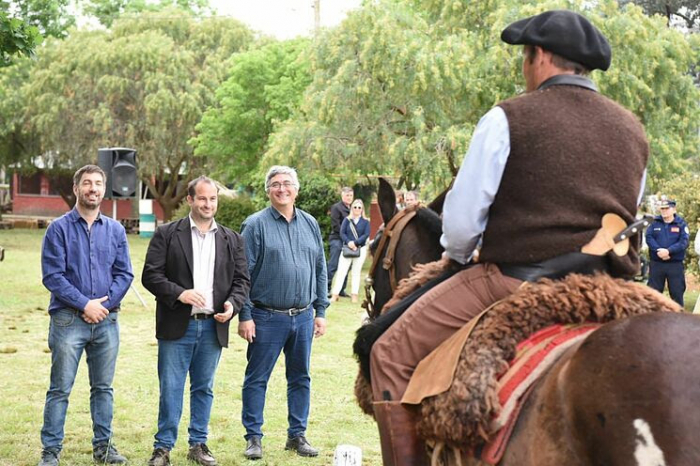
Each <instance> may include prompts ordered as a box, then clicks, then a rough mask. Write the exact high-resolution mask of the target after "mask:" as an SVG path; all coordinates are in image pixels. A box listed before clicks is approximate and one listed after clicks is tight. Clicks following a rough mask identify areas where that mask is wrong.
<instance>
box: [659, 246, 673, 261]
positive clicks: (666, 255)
mask: <svg viewBox="0 0 700 466" xmlns="http://www.w3.org/2000/svg"><path fill="white" fill-rule="evenodd" d="M656 255H657V256H659V259H661V260H664V261H667V260H669V259H670V258H671V253H669V252H668V249H665V248H659V249H657V250H656Z"/></svg>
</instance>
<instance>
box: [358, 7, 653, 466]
mask: <svg viewBox="0 0 700 466" xmlns="http://www.w3.org/2000/svg"><path fill="white" fill-rule="evenodd" d="M501 39H502V40H503V41H504V42H506V43H508V44H513V45H517V44H521V45H523V46H524V47H523V64H522V74H523V76H524V78H525V83H526V93H525V94H524V95H521V96H518V97H515V98H512V99H509V100H506V101H504V102H501V103H500V104H498V105H497V106H496V107H494V108H493V109H491V110H490V111H489V112H488V113H486V115H484V117H483V118H482V119H481V121H480V122H479V124H478V126H477V127H476V129H475V131H474V134H473V137H472V141H471V144H470V147H469V150H468V152H467V154H466V156H465V159H464V161H463V163H462V166H461V168H460V170H459V173H458V174H457V178H456V180H455V183H454V186H453V188H452V190H451V191H450V192H449V194H448V195H447V199H446V201H445V204H444V211H443V234H442V238H441V242H442V245H443V246H444V247H445V256H446V258H445V260H451V261H456V262H458V263H460V264H468V265H466V266H465V267H464V269H463V270H461V271H459V272H458V273H456V274H455V275H453V276H452V277H451V278H449V279H447V280H446V281H444V282H442V283H440V284H439V285H437V286H435V287H434V288H433V289H431V290H430V291H428V292H427V293H426V294H425V295H424V296H422V297H421V298H419V299H418V300H417V301H416V302H415V303H414V304H413V305H412V306H411V307H410V308H409V309H408V310H407V311H406V312H405V313H404V314H403V315H402V316H401V318H399V319H398V320H397V321H396V323H395V324H393V325H392V327H390V328H389V330H387V331H386V333H384V334H383V335H382V336H381V337H380V338H379V339H378V340H377V341H376V343H375V344H374V346H373V347H372V352H371V359H370V368H371V376H372V377H371V379H372V395H373V398H374V403H373V409H374V414H375V418H376V420H377V423H378V426H379V433H380V438H381V443H382V456H383V459H384V464H385V465H419V464H424V463H425V462H426V461H427V460H426V456H425V452H424V447H423V445H422V442H421V441H420V439H419V438H418V437H417V435H416V434H415V428H414V421H415V416H416V412H415V410H414V409H413V407H411V406H408V405H403V404H402V403H401V399H402V396H403V394H404V392H405V390H406V387H407V385H408V382H409V380H410V378H411V376H412V374H413V372H414V370H415V368H416V366H417V365H418V363H419V362H420V361H421V360H422V359H423V358H424V357H426V356H427V355H428V354H429V353H430V352H431V351H432V350H433V349H435V348H436V347H437V346H438V345H439V344H440V343H441V342H443V341H444V340H446V339H447V338H448V337H450V335H452V334H453V333H454V332H456V331H457V330H458V329H460V328H461V327H462V326H464V325H465V324H466V323H468V322H469V321H470V319H472V318H473V317H474V316H476V315H477V314H479V313H480V312H481V311H483V310H484V309H486V308H487V307H489V306H490V305H492V304H493V303H495V302H496V301H498V300H501V299H503V298H505V297H506V296H508V295H510V294H511V293H513V292H514V291H515V290H516V289H517V288H518V287H519V286H520V285H521V283H522V282H523V281H535V280H537V279H539V278H542V277H548V278H561V277H563V276H565V275H566V274H568V273H572V272H577V273H587V274H590V273H593V272H596V271H599V272H606V273H609V274H610V275H612V276H615V277H625V278H626V277H632V276H633V275H634V274H635V273H636V271H637V266H638V256H637V247H636V245H635V244H633V245H632V246H631V247H630V249H629V252H628V253H627V254H626V255H624V256H622V257H618V256H616V255H614V254H608V255H606V256H600V257H598V256H589V255H585V254H581V253H580V251H581V248H582V246H584V245H585V244H586V243H588V242H589V241H590V240H591V239H592V238H593V237H594V236H595V235H596V232H597V231H598V230H599V228H600V222H601V218H602V217H603V215H605V214H606V213H613V214H616V215H618V216H620V217H621V218H622V219H624V220H625V221H626V222H627V223H630V222H632V221H633V220H634V217H635V214H636V212H637V206H638V204H639V202H640V198H641V194H642V191H643V184H644V177H645V175H646V172H645V167H646V163H647V158H648V155H649V146H648V142H647V140H646V137H645V134H644V130H643V128H642V125H641V124H640V122H639V121H638V120H637V118H636V117H635V116H634V115H633V114H632V113H631V112H629V111H628V110H626V109H624V108H622V107H621V106H620V105H618V104H617V103H615V102H613V101H612V100H610V99H608V98H606V97H604V96H602V95H600V94H599V93H598V90H597V88H596V86H595V84H594V83H593V82H592V81H591V80H590V79H588V78H587V77H586V75H587V74H588V73H589V71H591V70H595V69H600V70H603V71H605V70H607V69H608V67H609V66H610V60H611V50H610V45H609V43H608V41H607V39H606V38H605V36H603V34H602V33H601V32H600V31H599V30H598V29H597V28H596V27H595V26H593V25H592V24H591V23H590V22H589V21H588V20H587V19H586V18H584V17H583V16H581V15H579V14H577V13H574V12H571V11H564V10H557V11H547V12H545V13H542V14H539V15H537V16H533V17H530V18H527V19H523V20H520V21H517V22H515V23H513V24H511V25H509V26H508V27H507V28H506V29H504V30H503V32H502V33H501ZM480 241H481V248H480V251H479V263H476V264H473V263H470V262H473V259H474V256H475V254H476V247H477V244H478V243H479V242H480Z"/></svg>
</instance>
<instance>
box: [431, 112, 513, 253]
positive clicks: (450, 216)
mask: <svg viewBox="0 0 700 466" xmlns="http://www.w3.org/2000/svg"><path fill="white" fill-rule="evenodd" d="M509 155H510V132H509V128H508V119H507V117H506V114H505V112H504V111H503V109H501V108H500V107H494V108H492V109H491V110H489V112H488V113H486V115H484V116H483V117H482V118H481V120H480V121H479V124H478V125H477V126H476V129H475V130H474V134H473V135H472V140H471V143H470V144H469V149H468V150H467V154H466V155H465V156H464V161H463V162H462V166H461V167H460V169H459V172H458V173H457V177H456V178H455V182H454V185H453V186H452V189H451V190H450V192H449V193H447V197H446V198H445V204H444V206H443V224H442V237H441V238H440V243H441V244H442V246H443V247H444V248H445V253H446V254H447V256H448V257H450V258H451V259H453V260H455V261H457V262H459V263H461V264H466V263H467V262H468V261H469V260H470V259H471V257H472V255H473V253H474V250H475V248H476V246H477V244H478V242H479V239H480V237H481V235H482V233H483V232H484V230H485V229H486V224H487V222H488V215H489V208H490V207H491V204H492V203H493V200H494V198H495V197H496V193H497V192H498V187H499V186H500V184H501V178H502V177H503V171H504V170H505V167H506V163H507V162H508V156H509Z"/></svg>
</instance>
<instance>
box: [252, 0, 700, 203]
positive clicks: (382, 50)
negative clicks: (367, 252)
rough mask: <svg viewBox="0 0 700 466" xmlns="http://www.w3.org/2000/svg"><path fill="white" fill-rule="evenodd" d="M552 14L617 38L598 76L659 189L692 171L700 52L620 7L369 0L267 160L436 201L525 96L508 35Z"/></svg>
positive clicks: (321, 62) (315, 65) (318, 61)
mask: <svg viewBox="0 0 700 466" xmlns="http://www.w3.org/2000/svg"><path fill="white" fill-rule="evenodd" d="M553 8H569V9H573V10H577V11H582V12H583V13H584V14H585V15H586V16H587V17H589V18H590V19H591V21H592V22H594V23H595V24H596V25H597V26H598V27H599V28H600V29H601V30H602V31H603V32H604V33H605V34H606V35H607V36H608V37H609V38H610V41H611V43H612V48H613V65H612V68H611V70H610V71H609V72H608V73H600V72H595V73H593V75H592V77H593V79H594V80H595V81H596V82H598V84H599V86H600V88H601V90H602V92H603V93H604V94H606V95H608V96H609V97H610V98H612V99H613V100H616V101H619V102H621V103H622V104H623V105H624V106H626V107H627V108H629V109H630V110H632V111H633V112H634V113H635V114H636V115H637V116H638V117H639V118H640V119H641V120H642V122H643V123H644V124H645V125H646V128H647V132H648V135H649V139H650V142H651V147H652V154H653V157H652V160H651V163H650V171H649V180H650V183H651V185H652V187H653V185H654V184H655V183H657V181H659V180H661V179H663V178H664V177H671V176H674V175H675V174H677V173H680V172H682V171H683V170H685V169H687V167H688V166H689V160H690V158H691V157H692V156H693V154H695V153H696V152H697V147H698V132H697V121H699V120H700V109H699V107H698V102H699V101H700V91H699V90H698V89H697V88H696V87H695V86H693V81H692V78H691V77H690V76H689V70H690V69H691V67H692V66H693V65H694V64H695V63H697V62H698V57H699V56H700V54H699V51H700V49H699V48H698V47H697V45H692V44H693V41H692V39H689V38H687V37H686V36H684V35H683V34H681V33H679V32H678V31H675V30H669V29H668V28H666V27H665V24H664V22H663V21H662V20H659V19H652V18H649V17H647V16H644V15H643V13H642V11H641V9H639V8H637V7H633V6H630V7H627V8H624V9H620V8H619V7H618V6H617V3H615V2H614V1H613V0H601V1H599V2H581V1H577V0H569V1H562V0H541V1H538V2H522V1H520V0H482V1H479V2H468V1H464V0H420V1H419V0H379V1H377V2H367V3H365V5H364V7H363V8H361V9H359V10H357V11H356V12H354V13H352V14H351V15H350V16H349V17H348V19H347V20H346V21H344V22H343V23H342V24H341V25H340V26H339V27H338V28H336V29H334V30H330V31H328V32H327V33H326V34H325V35H323V36H321V37H319V39H318V40H316V41H315V42H314V48H313V50H312V53H311V64H312V71H313V77H314V78H313V82H312V83H311V85H310V86H309V88H308V89H307V91H306V94H305V97H304V103H303V105H302V107H301V109H300V111H299V112H296V113H295V114H294V115H293V116H292V118H290V119H289V120H287V121H286V122H285V123H283V124H281V125H280V126H279V127H278V129H277V130H276V131H275V133H274V134H273V135H272V136H271V138H270V144H269V150H268V151H267V153H266V155H265V159H264V162H265V163H268V164H269V163H273V162H274V163H284V164H288V165H293V166H296V167H299V168H302V169H309V170H319V171H322V172H332V173H336V174H341V175H345V176H348V177H349V176H352V175H355V176H357V175H358V174H381V175H391V176H394V177H396V179H398V180H399V182H398V187H405V188H408V189H412V188H415V187H416V186H418V185H420V187H421V191H422V192H423V193H424V194H426V195H427V196H428V197H430V195H431V194H435V193H437V192H439V191H440V190H441V189H442V188H443V187H444V186H446V185H447V184H448V183H449V180H450V178H451V177H452V176H453V175H454V174H455V173H456V170H457V169H458V167H459V165H460V164H461V161H462V160H461V159H462V156H463V155H462V154H464V153H465V152H466V149H467V147H468V144H469V141H470V139H471V134H472V131H473V128H474V126H475V124H476V123H477V122H478V120H479V118H480V117H481V116H482V115H483V114H484V113H485V112H486V111H487V110H488V109H489V108H491V107H492V106H494V105H496V104H497V103H498V102H500V101H502V100H504V99H506V98H509V97H512V96H514V95H516V94H518V93H520V92H522V91H523V90H524V89H523V84H524V83H523V79H522V77H521V75H520V68H521V62H522V60H521V55H522V48H521V47H512V46H508V45H506V44H504V43H503V42H501V40H500V33H501V31H502V30H503V28H504V27H505V26H506V25H507V24H509V23H510V22H512V21H515V20H517V19H521V18H524V17H527V16H530V15H534V14H537V13H539V12H541V11H544V10H546V9H553ZM695 44H697V42H696V43H695ZM662 167H663V169H662ZM426 188H427V189H426Z"/></svg>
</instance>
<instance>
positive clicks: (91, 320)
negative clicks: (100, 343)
mask: <svg viewBox="0 0 700 466" xmlns="http://www.w3.org/2000/svg"><path fill="white" fill-rule="evenodd" d="M105 301H107V296H103V297H101V298H95V299H91V300H90V301H88V303H87V304H86V305H85V309H83V315H82V317H83V320H84V321H85V322H87V323H88V324H97V323H99V322H102V321H103V320H105V317H107V314H109V310H108V309H107V308H106V307H104V306H103V305H102V303H104V302H105Z"/></svg>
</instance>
